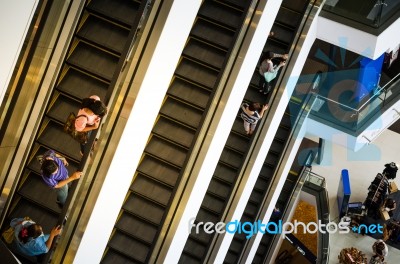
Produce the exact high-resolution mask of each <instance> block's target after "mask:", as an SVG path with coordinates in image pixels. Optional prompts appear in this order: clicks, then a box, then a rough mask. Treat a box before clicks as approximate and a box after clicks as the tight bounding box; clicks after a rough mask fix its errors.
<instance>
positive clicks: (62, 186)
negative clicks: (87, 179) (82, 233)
mask: <svg viewBox="0 0 400 264" xmlns="http://www.w3.org/2000/svg"><path fill="white" fill-rule="evenodd" d="M65 166H68V162H67V160H66V159H65V158H63V157H62V156H60V155H58V154H56V153H55V152H54V150H48V151H46V152H45V153H44V154H43V163H42V167H41V174H42V179H43V180H44V182H45V183H46V184H47V185H48V186H50V187H51V188H53V189H56V190H57V203H58V204H59V205H60V206H63V205H64V204H65V201H66V200H67V196H68V183H70V182H72V181H74V180H77V179H79V178H80V177H81V175H82V172H80V171H76V172H74V173H73V174H72V175H71V177H68V170H67V168H66V167H65Z"/></svg>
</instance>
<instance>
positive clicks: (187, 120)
mask: <svg viewBox="0 0 400 264" xmlns="http://www.w3.org/2000/svg"><path fill="white" fill-rule="evenodd" d="M160 113H161V114H163V115H165V116H167V117H170V118H171V119H175V120H177V121H179V122H182V123H183V124H186V125H188V126H190V127H192V128H194V129H196V128H197V127H198V126H199V125H200V120H201V117H202V115H203V112H202V111H200V110H199V109H197V108H194V107H191V106H190V105H188V104H185V103H182V102H180V101H177V100H175V99H174V98H171V97H168V98H167V99H166V101H165V102H164V104H163V106H162V107H161V110H160Z"/></svg>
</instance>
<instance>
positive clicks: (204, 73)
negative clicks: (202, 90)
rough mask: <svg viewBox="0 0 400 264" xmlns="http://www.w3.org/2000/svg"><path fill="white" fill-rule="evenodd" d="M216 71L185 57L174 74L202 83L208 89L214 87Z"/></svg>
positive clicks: (216, 76)
mask: <svg viewBox="0 0 400 264" xmlns="http://www.w3.org/2000/svg"><path fill="white" fill-rule="evenodd" d="M218 73H219V72H218V71H217V70H216V69H212V68H210V67H206V66H205V65H203V64H199V63H197V62H195V61H192V60H189V59H187V58H184V57H183V58H182V59H181V61H180V63H179V65H178V67H177V68H176V70H175V74H176V75H178V76H181V77H182V78H185V79H186V80H190V81H192V82H194V83H197V84H200V85H203V86H205V87H207V88H208V89H209V90H212V89H213V88H214V85H215V82H216V81H217V78H218Z"/></svg>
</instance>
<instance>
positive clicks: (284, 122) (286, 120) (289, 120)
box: [279, 113, 292, 129]
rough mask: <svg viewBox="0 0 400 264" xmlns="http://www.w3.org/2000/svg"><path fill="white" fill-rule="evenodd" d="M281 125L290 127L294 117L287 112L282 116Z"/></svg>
mask: <svg viewBox="0 0 400 264" xmlns="http://www.w3.org/2000/svg"><path fill="white" fill-rule="evenodd" d="M279 126H280V127H283V128H287V129H290V128H291V127H292V117H291V116H290V115H288V114H287V113H285V114H284V115H283V117H282V120H281V123H280V125H279Z"/></svg>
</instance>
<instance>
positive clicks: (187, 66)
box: [101, 0, 251, 263]
mask: <svg viewBox="0 0 400 264" xmlns="http://www.w3.org/2000/svg"><path fill="white" fill-rule="evenodd" d="M250 2H251V1H240V0H205V1H203V2H202V5H201V7H200V9H199V12H198V14H197V17H196V19H195V21H194V24H193V26H192V29H191V31H190V34H189V37H188V39H187V42H186V46H185V48H184V50H183V52H182V55H181V58H180V60H179V63H178V65H177V68H176V70H175V72H174V75H173V78H172V80H171V83H170V86H169V88H168V91H167V94H166V95H165V98H164V101H163V104H162V106H161V109H160V112H159V115H158V117H157V120H156V122H155V124H154V127H153V129H152V131H151V134H150V136H149V140H148V143H147V145H146V147H145V150H144V153H143V154H142V158H141V161H140V164H139V165H138V168H137V170H136V172H135V175H134V176H133V182H132V185H131V186H130V189H129V192H128V193H127V195H126V199H125V202H124V204H123V205H122V208H121V211H120V214H119V217H118V219H117V220H116V223H115V226H114V229H113V232H112V235H111V237H110V240H109V242H108V244H107V247H106V250H105V252H104V255H103V258H102V260H101V263H148V262H149V259H150V256H151V254H152V253H153V251H154V246H155V243H156V241H157V239H158V238H159V236H160V230H161V228H162V226H163V225H164V224H165V223H164V219H165V217H166V215H167V213H168V210H169V205H170V203H171V201H172V199H173V198H174V191H175V189H176V188H177V187H178V185H179V183H180V180H181V172H182V171H184V168H185V164H186V161H187V159H188V158H189V156H190V154H191V148H192V145H193V144H194V142H195V141H196V137H197V131H198V130H199V128H200V127H201V126H202V122H203V116H204V115H205V113H207V111H208V107H209V104H210V103H211V101H212V99H213V95H214V92H215V89H216V87H217V86H218V84H219V79H220V76H221V74H222V73H223V71H224V68H225V63H226V61H227V59H228V58H229V56H230V52H231V49H232V47H233V45H234V44H235V41H236V37H237V34H238V31H239V29H240V28H241V27H242V25H243V23H244V18H245V16H246V14H247V12H248V10H247V9H248V8H249V5H250Z"/></svg>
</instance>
